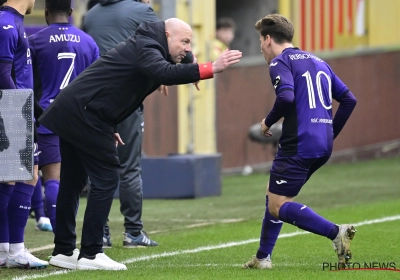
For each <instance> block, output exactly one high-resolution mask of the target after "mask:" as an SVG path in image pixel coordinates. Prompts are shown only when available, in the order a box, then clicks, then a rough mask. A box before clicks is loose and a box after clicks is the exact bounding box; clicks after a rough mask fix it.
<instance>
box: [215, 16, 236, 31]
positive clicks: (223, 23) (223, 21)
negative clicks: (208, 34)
mask: <svg viewBox="0 0 400 280" xmlns="http://www.w3.org/2000/svg"><path fill="white" fill-rule="evenodd" d="M221 28H232V29H235V28H236V24H235V22H234V21H233V19H231V18H228V17H223V18H219V19H218V20H217V30H218V29H221Z"/></svg>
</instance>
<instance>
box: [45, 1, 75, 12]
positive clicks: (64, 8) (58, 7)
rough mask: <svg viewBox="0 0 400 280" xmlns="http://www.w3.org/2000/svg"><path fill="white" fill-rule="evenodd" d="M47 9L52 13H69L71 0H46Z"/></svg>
mask: <svg viewBox="0 0 400 280" xmlns="http://www.w3.org/2000/svg"><path fill="white" fill-rule="evenodd" d="M46 9H47V10H48V11H49V12H50V13H55V14H67V15H69V11H70V10H71V0H46Z"/></svg>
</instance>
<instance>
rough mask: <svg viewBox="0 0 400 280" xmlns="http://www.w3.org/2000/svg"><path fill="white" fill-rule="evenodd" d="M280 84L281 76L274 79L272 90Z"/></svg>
mask: <svg viewBox="0 0 400 280" xmlns="http://www.w3.org/2000/svg"><path fill="white" fill-rule="evenodd" d="M280 82H281V76H278V77H276V78H275V80H274V89H276V88H277V87H278V85H279V83H280Z"/></svg>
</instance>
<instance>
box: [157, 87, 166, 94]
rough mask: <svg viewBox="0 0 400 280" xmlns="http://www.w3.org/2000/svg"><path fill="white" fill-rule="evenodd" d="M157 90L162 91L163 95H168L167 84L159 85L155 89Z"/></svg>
mask: <svg viewBox="0 0 400 280" xmlns="http://www.w3.org/2000/svg"><path fill="white" fill-rule="evenodd" d="M157 90H158V91H159V92H161V93H163V94H164V95H165V96H168V88H167V86H164V85H161V86H159V88H158V89H157Z"/></svg>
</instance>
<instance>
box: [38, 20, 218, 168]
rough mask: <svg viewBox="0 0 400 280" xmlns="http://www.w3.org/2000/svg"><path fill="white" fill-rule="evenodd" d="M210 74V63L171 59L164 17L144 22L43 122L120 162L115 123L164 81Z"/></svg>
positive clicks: (65, 93)
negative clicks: (199, 63) (192, 62)
mask: <svg viewBox="0 0 400 280" xmlns="http://www.w3.org/2000/svg"><path fill="white" fill-rule="evenodd" d="M200 72H201V73H200ZM211 77H212V66H211V63H208V64H204V65H198V64H174V63H173V62H172V60H171V59H170V56H169V52H168V44H167V39H166V35H165V22H163V21H159V22H152V23H148V22H147V23H143V24H141V25H140V26H139V28H138V30H137V32H136V34H135V35H134V36H132V37H130V38H128V39H127V40H126V41H125V42H123V43H120V44H118V45H117V46H116V47H115V48H113V49H111V50H110V51H108V52H107V53H106V54H105V55H104V56H102V57H100V58H99V59H98V60H97V61H96V62H94V63H93V64H92V65H91V66H89V67H88V68H87V69H86V70H85V71H83V72H82V73H81V74H80V75H79V76H78V77H77V78H76V79H75V80H73V81H72V82H71V83H70V84H69V85H68V86H67V87H66V88H64V89H63V90H62V91H61V92H60V94H59V95H58V96H57V98H56V99H55V100H54V102H53V103H52V104H51V105H50V106H49V107H48V109H47V110H46V111H45V113H44V114H43V115H42V116H41V118H40V119H39V121H40V123H42V124H43V125H45V126H46V127H47V128H49V129H50V130H51V131H53V132H54V133H55V134H57V135H58V136H60V137H61V138H62V139H63V140H65V141H67V142H69V143H70V144H72V145H74V146H75V147H77V148H79V149H81V150H83V151H85V152H86V153H88V154H90V155H92V156H94V157H96V158H98V159H101V160H105V161H108V162H113V163H115V164H119V160H118V155H117V149H116V147H115V140H114V139H113V133H114V130H115V127H116V126H117V125H118V123H120V122H121V121H123V120H124V119H126V118H127V117H128V116H129V115H130V114H131V113H132V112H134V111H135V110H136V109H137V108H138V107H139V106H140V104H141V103H142V102H143V100H144V99H145V98H146V96H147V95H149V94H150V93H152V92H154V91H155V90H156V89H157V88H158V87H159V86H160V85H176V84H186V83H192V82H196V81H198V80H200V79H203V78H204V79H206V78H211ZM122 140H123V139H122Z"/></svg>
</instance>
